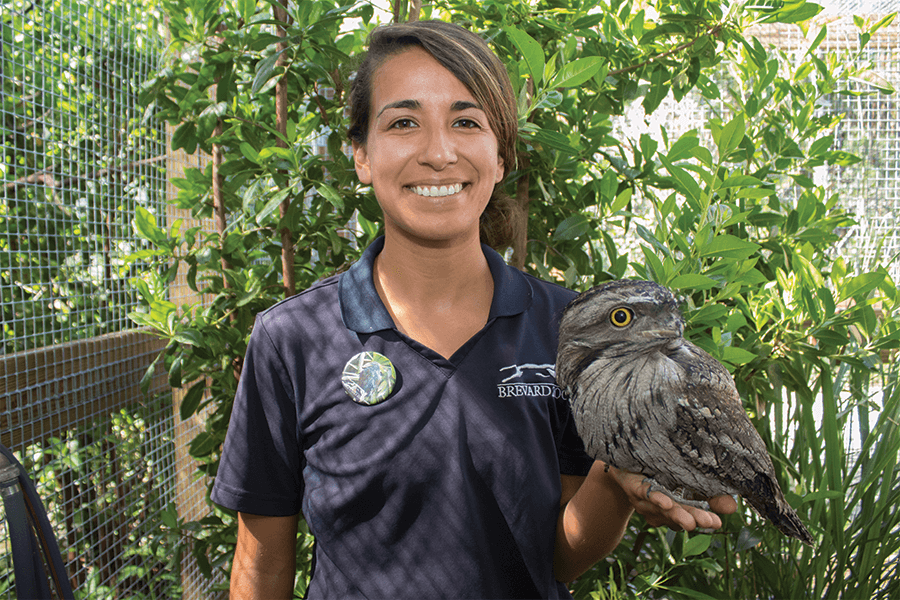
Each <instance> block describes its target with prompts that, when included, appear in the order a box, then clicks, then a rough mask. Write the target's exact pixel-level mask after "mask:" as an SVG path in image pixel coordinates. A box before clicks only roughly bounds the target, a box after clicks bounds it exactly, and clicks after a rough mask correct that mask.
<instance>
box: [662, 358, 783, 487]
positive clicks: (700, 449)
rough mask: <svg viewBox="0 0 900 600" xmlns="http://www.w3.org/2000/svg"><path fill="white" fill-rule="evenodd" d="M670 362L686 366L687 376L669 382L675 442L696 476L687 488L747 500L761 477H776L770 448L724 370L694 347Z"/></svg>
mask: <svg viewBox="0 0 900 600" xmlns="http://www.w3.org/2000/svg"><path fill="white" fill-rule="evenodd" d="M671 359H672V360H674V361H675V362H676V363H678V364H679V365H681V366H682V368H683V377H681V378H678V379H675V380H672V381H670V386H671V388H670V389H671V393H672V397H673V398H674V400H675V402H674V407H673V410H674V413H675V419H674V426H673V429H672V430H671V432H670V438H671V440H672V442H673V444H674V445H675V447H676V448H677V449H678V451H679V453H680V454H681V455H682V457H683V458H684V459H685V460H686V461H687V462H688V463H689V464H690V466H691V467H692V468H693V469H694V470H695V471H696V475H695V476H694V479H695V482H694V483H692V484H690V485H689V486H688V487H691V488H693V489H695V490H696V491H698V492H700V493H702V494H705V495H713V494H720V493H723V492H725V493H739V494H741V495H746V494H747V491H748V486H752V485H754V483H753V482H754V481H755V480H756V479H757V478H758V476H759V475H760V474H761V473H767V474H770V475H771V476H772V477H774V467H773V466H772V461H771V459H770V458H769V454H768V451H767V449H766V446H765V443H764V442H763V440H762V438H761V437H760V435H759V433H758V432H757V431H756V429H755V428H754V427H753V424H752V423H751V422H750V419H749V418H748V417H747V413H746V412H744V407H743V404H742V403H741V398H740V396H739V395H738V391H737V388H736V387H735V386H734V381H733V380H732V378H731V375H730V374H729V373H728V371H727V370H726V369H725V367H724V366H722V364H721V363H719V362H718V361H716V360H715V359H714V358H712V357H711V356H710V355H709V354H707V353H706V352H704V351H703V350H701V349H699V348H697V347H696V346H693V345H692V344H685V346H684V347H683V348H682V350H681V351H680V352H679V353H678V354H677V355H675V356H672V357H671ZM722 486H725V487H724V488H723V487H722ZM729 488H730V489H729Z"/></svg>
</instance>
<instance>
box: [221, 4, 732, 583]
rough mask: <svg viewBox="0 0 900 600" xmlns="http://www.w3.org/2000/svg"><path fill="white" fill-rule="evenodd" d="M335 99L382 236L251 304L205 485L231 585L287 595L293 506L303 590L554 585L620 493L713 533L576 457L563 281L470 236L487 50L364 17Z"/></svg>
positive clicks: (489, 100) (493, 89) (486, 131)
mask: <svg viewBox="0 0 900 600" xmlns="http://www.w3.org/2000/svg"><path fill="white" fill-rule="evenodd" d="M351 104H352V114H351V119H352V123H353V127H352V128H351V130H350V135H351V139H352V142H353V151H354V162H355V167H356V172H357V174H358V176H359V179H360V180H361V181H362V182H364V183H367V184H371V186H372V189H373V191H374V194H375V198H376V200H377V201H378V203H379V205H380V206H381V208H382V211H383V213H384V236H383V237H382V238H379V239H378V240H377V241H376V242H375V243H374V244H372V245H371V246H370V247H369V248H368V249H367V250H366V251H365V253H364V254H363V256H362V257H361V258H360V260H359V261H358V262H357V263H355V264H354V265H353V266H351V267H350V269H349V270H347V271H346V272H344V273H342V274H340V275H337V276H334V277H332V278H330V279H326V280H324V281H322V282H320V283H318V284H317V285H315V286H313V287H312V288H310V289H308V290H306V291H304V292H301V293H300V294H297V295H296V296H294V297H292V298H290V299H288V300H285V301H284V302H282V303H280V304H278V305H276V306H274V307H272V308H270V309H269V310H267V311H265V312H263V313H261V314H260V315H259V316H258V317H257V320H256V324H255V326H254V329H253V334H252V337H251V340H250V344H249V346H248V350H247V355H246V357H245V361H244V369H243V371H242V373H241V381H240V385H239V388H238V392H237V395H236V397H235V402H234V409H233V411H232V416H231V424H230V425H229V429H228V437H227V440H226V443H225V447H224V450H223V454H222V460H221V464H220V467H219V470H218V474H217V476H216V481H215V486H214V489H213V494H212V498H213V500H214V501H215V502H217V503H219V504H222V505H223V506H226V507H228V508H231V509H233V510H236V511H238V512H239V528H238V543H237V549H236V553H235V560H234V567H233V569H232V581H231V594H232V595H231V597H232V598H234V599H239V598H287V597H289V596H290V593H291V589H292V583H293V572H294V551H293V544H294V540H295V537H296V531H297V522H298V517H299V513H300V511H301V510H302V514H303V517H304V518H305V520H306V522H307V524H308V525H309V529H310V531H311V532H312V534H313V535H314V536H315V538H316V544H315V563H314V564H315V568H314V572H313V576H312V578H311V581H310V583H309V587H308V590H307V596H308V597H309V598H342V599H344V598H358V597H366V598H440V597H446V598H568V597H570V595H569V592H568V590H567V588H566V585H565V584H564V583H563V582H565V581H569V580H571V579H572V578H574V577H575V576H577V575H578V574H579V573H580V572H582V571H583V570H585V569H586V568H588V567H589V566H590V565H591V564H592V563H594V562H595V561H596V560H598V559H599V558H600V557H601V556H603V555H604V554H607V553H608V552H610V551H611V550H612V549H613V548H614V547H615V545H616V544H617V543H618V540H619V539H620V538H621V536H622V533H623V531H624V528H625V525H626V523H627V521H628V518H629V517H630V516H631V514H632V510H633V509H632V506H636V507H639V510H641V512H642V513H643V514H645V516H648V518H651V519H654V520H655V521H656V522H659V523H663V522H665V523H673V524H677V525H678V526H679V527H683V528H685V529H691V528H694V527H696V526H702V527H712V526H720V525H721V523H720V522H719V521H718V518H717V517H715V515H712V514H710V513H706V512H704V511H700V510H698V509H691V510H693V512H689V511H686V510H684V509H683V508H681V507H678V506H673V505H672V503H671V501H670V500H669V499H668V498H667V497H665V496H662V495H661V494H659V496H661V497H662V499H659V498H648V497H647V496H646V494H647V489H646V486H645V485H644V484H643V482H642V477H641V476H639V475H634V474H625V473H620V472H617V471H616V470H615V469H612V470H608V469H605V468H604V467H605V465H602V464H598V463H595V462H594V461H592V460H591V459H590V458H589V457H588V456H587V455H586V454H585V453H584V448H583V445H582V443H581V440H580V439H579V438H578V436H577V433H576V431H575V429H574V427H573V425H572V419H571V418H570V417H571V415H570V409H569V405H568V402H567V401H566V399H565V398H564V397H563V395H562V393H561V391H560V389H559V387H558V386H557V385H555V382H554V381H553V379H552V377H553V375H552V367H553V364H554V362H555V358H556V344H557V331H558V318H559V315H560V313H561V312H562V310H563V308H564V307H565V305H566V304H567V303H568V302H569V301H570V300H571V299H572V298H573V297H574V296H575V294H574V293H573V292H571V291H569V290H566V289H564V288H562V287H559V286H557V285H554V284H550V283H547V282H544V281H540V280H538V279H535V278H533V277H530V276H528V275H525V274H524V273H522V272H520V271H518V270H517V269H515V268H512V267H510V266H508V265H506V264H505V263H504V262H503V259H502V258H501V256H500V255H499V254H497V252H495V251H494V250H492V249H491V248H490V246H489V245H488V244H483V243H482V242H483V241H485V227H484V225H485V222H486V221H491V220H493V218H492V217H490V216H488V217H485V216H484V215H485V214H486V213H488V214H490V213H491V211H492V210H493V209H492V207H495V206H497V205H498V204H499V203H500V202H501V201H502V195H501V194H500V193H499V185H500V183H501V182H502V181H503V179H504V177H505V175H506V174H507V173H508V171H509V170H510V168H511V166H512V165H513V164H514V151H515V138H516V123H517V120H516V114H515V102H514V99H513V95H512V89H511V86H510V83H509V79H508V76H507V74H506V71H505V69H504V68H503V66H502V65H501V64H500V62H499V60H498V59H497V58H496V56H494V54H493V53H492V52H491V51H490V50H489V49H488V47H487V46H486V44H485V43H484V42H483V41H482V40H481V39H480V38H478V37H477V36H475V35H474V34H471V33H469V32H467V31H466V30H464V29H462V28H461V27H458V26H455V25H450V24H447V23H441V22H433V21H432V22H418V23H412V24H405V25H395V26H388V27H384V28H380V29H377V30H376V31H375V32H374V33H373V34H372V37H371V45H370V52H369V54H368V57H367V58H366V60H365V61H364V62H363V65H362V66H361V67H360V70H359V74H358V75H357V78H356V80H355V83H354V89H353V91H352V94H351ZM510 372H513V373H514V375H512V376H510V375H509V373H510ZM510 380H514V381H513V382H512V383H510ZM510 386H512V387H510ZM666 503H668V504H666Z"/></svg>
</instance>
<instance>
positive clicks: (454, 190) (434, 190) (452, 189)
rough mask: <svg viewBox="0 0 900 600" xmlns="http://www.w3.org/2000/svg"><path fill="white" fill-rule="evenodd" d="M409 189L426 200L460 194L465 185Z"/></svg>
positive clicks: (412, 187)
mask: <svg viewBox="0 0 900 600" xmlns="http://www.w3.org/2000/svg"><path fill="white" fill-rule="evenodd" d="M409 189H411V190H412V192H413V193H414V194H416V195H418V196H425V197H426V198H442V197H444V196H452V195H453V194H458V193H459V192H461V191H462V189H463V184H461V183H454V184H452V185H412V186H409Z"/></svg>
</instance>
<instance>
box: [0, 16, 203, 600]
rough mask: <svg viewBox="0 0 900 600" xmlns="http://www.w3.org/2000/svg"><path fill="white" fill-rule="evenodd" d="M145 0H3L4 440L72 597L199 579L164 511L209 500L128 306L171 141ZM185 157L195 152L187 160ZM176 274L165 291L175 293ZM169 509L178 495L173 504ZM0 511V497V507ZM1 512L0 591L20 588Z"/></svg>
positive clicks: (157, 209) (154, 343)
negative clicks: (43, 518) (156, 101)
mask: <svg viewBox="0 0 900 600" xmlns="http://www.w3.org/2000/svg"><path fill="white" fill-rule="evenodd" d="M157 4H158V3H157V2H153V1H150V2H146V3H145V2H126V1H124V0H111V1H110V2H104V3H99V4H98V3H96V2H91V1H89V0H57V1H55V2H50V3H38V2H28V1H24V0H12V1H7V2H3V4H2V9H0V43H2V46H0V86H2V102H0V139H2V150H0V185H2V192H0V325H2V328H0V331H2V334H0V441H2V443H3V444H4V445H7V446H8V447H10V448H11V449H12V450H13V451H14V452H15V453H16V455H17V456H18V458H19V460H20V461H21V462H22V464H23V465H24V466H25V467H26V469H28V470H29V472H30V474H31V477H32V479H33V480H34V482H35V485H36V486H37V489H38V493H39V494H40V495H41V497H42V498H43V500H44V503H45V506H46V508H47V512H48V514H49V515H50V519H51V522H52V523H53V524H54V526H55V528H56V537H57V540H58V541H59V544H60V547H61V550H62V554H63V559H64V560H65V561H66V563H67V567H68V572H69V575H70V577H71V580H72V584H73V587H74V588H75V590H76V591H75V593H76V597H82V598H86V597H90V598H106V597H118V598H125V597H127V598H145V597H146V598H150V597H153V598H158V597H191V596H197V597H199V595H201V594H202V593H203V592H204V590H205V589H206V588H210V587H211V586H212V585H213V583H214V582H211V581H206V580H205V579H204V578H203V577H202V576H201V575H200V573H199V571H198V569H197V567H196V565H194V564H193V563H191V562H189V561H187V560H185V561H183V562H182V564H180V565H179V564H176V563H174V559H173V556H172V546H173V545H174V544H173V540H172V539H171V538H168V537H167V536H166V535H165V531H164V529H163V528H162V527H161V526H160V523H162V518H161V515H162V511H164V510H166V509H167V507H177V511H178V513H179V514H180V515H182V516H189V515H191V514H192V513H194V512H197V511H204V514H205V511H206V510H208V508H207V505H206V501H205V486H204V485H203V483H202V482H200V483H199V485H198V484H197V483H196V482H195V481H194V465H193V464H192V463H191V461H190V460H188V459H187V454H186V451H185V450H184V446H185V445H186V442H184V440H185V439H186V440H188V441H189V440H190V438H191V437H193V434H194V433H193V431H192V430H194V429H196V428H197V427H198V426H199V424H198V423H196V422H193V421H190V422H186V423H182V422H180V419H178V418H177V417H175V416H174V411H173V397H172V390H171V389H169V388H168V386H167V385H166V381H165V376H164V374H162V373H157V374H156V376H154V377H151V378H150V380H149V390H150V393H149V395H145V394H144V393H143V392H142V391H141V389H140V382H141V380H142V378H143V377H144V375H145V372H146V371H147V368H148V366H149V365H150V364H151V363H152V362H153V360H154V359H155V358H156V356H157V355H158V353H159V351H160V349H161V348H162V347H163V344H162V343H161V342H160V341H159V340H157V339H155V338H154V337H152V336H150V335H148V334H147V333H146V332H143V331H140V330H138V329H137V328H136V327H135V325H134V323H133V322H131V321H130V320H129V319H128V316H127V315H128V313H129V311H131V310H132V309H134V308H135V307H136V306H137V297H136V292H135V291H134V289H133V287H132V286H131V285H130V284H129V280H130V279H131V278H132V277H134V276H135V275H136V274H138V272H139V269H137V268H136V267H134V266H132V267H129V266H128V265H127V263H126V261H125V258H126V257H127V256H128V255H129V254H131V253H133V252H135V251H136V250H139V249H141V247H142V246H141V242H140V241H139V240H138V239H137V238H136V236H135V235H134V233H133V228H132V219H133V218H134V215H135V209H136V207H138V206H141V207H144V208H146V209H148V210H150V211H151V212H153V213H154V214H156V215H157V218H158V220H159V221H160V222H161V223H165V222H166V221H167V220H168V219H169V215H168V214H167V208H166V196H167V195H169V194H172V193H173V190H172V189H171V188H170V186H169V184H168V182H167V172H168V173H169V174H171V173H173V172H177V171H178V170H179V168H180V163H181V162H184V161H186V160H187V159H186V158H184V157H180V156H177V155H172V154H171V153H167V148H168V143H167V132H166V130H165V128H164V127H162V126H161V125H160V124H158V123H154V122H152V121H147V120H145V119H144V111H145V108H144V107H142V106H139V105H138V100H137V98H138V92H139V90H140V86H141V84H142V82H143V81H145V80H146V79H148V78H149V76H150V74H151V73H153V72H154V71H155V69H156V68H157V67H158V65H159V63H160V60H161V54H162V50H163V48H164V45H165V28H164V25H163V22H162V17H161V15H160V13H159V11H158V9H157V7H156V5H157ZM197 160H198V159H196V158H194V159H193V162H194V163H195V164H196V162H197ZM185 290H187V292H189V290H188V289H187V285H186V284H185V283H184V281H183V278H182V279H181V280H180V281H176V285H175V286H174V287H172V288H171V289H170V290H169V294H170V298H172V299H173V300H175V301H178V299H179V298H182V297H186V294H187V292H186V291H185ZM171 510H175V508H172V509H171ZM0 516H2V508H0ZM10 552H11V551H10V546H9V540H8V534H7V530H6V524H5V520H4V521H0V598H13V597H15V591H14V590H15V588H14V583H13V571H12V565H11V555H10Z"/></svg>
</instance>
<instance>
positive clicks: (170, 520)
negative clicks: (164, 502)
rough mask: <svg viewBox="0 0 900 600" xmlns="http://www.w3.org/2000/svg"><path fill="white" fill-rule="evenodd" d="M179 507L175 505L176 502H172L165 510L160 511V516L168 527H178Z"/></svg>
mask: <svg viewBox="0 0 900 600" xmlns="http://www.w3.org/2000/svg"><path fill="white" fill-rule="evenodd" d="M177 515H178V509H177V508H176V507H175V504H174V503H170V504H169V506H168V507H166V509H165V510H162V511H160V513H159V517H160V519H161V520H162V522H163V525H165V526H166V527H168V528H169V529H178V517H177Z"/></svg>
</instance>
